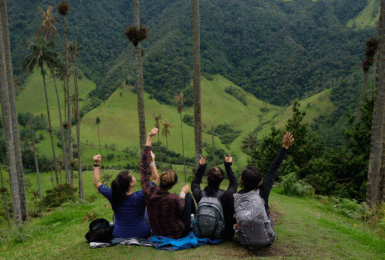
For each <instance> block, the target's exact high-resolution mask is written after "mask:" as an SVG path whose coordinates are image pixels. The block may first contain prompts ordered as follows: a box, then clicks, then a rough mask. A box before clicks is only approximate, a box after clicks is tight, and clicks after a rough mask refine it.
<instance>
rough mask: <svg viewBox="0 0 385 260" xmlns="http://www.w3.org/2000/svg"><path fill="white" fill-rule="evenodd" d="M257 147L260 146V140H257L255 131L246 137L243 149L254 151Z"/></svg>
mask: <svg viewBox="0 0 385 260" xmlns="http://www.w3.org/2000/svg"><path fill="white" fill-rule="evenodd" d="M257 147H258V140H257V136H256V135H255V134H254V133H252V134H248V135H247V136H246V138H245V139H244V140H243V141H242V145H241V149H242V150H243V151H250V152H254V151H255V149H257Z"/></svg>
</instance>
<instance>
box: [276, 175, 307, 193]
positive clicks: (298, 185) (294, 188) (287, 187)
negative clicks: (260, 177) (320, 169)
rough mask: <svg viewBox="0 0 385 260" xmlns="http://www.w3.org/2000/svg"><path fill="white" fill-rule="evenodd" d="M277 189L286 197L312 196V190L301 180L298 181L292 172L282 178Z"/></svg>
mask: <svg viewBox="0 0 385 260" xmlns="http://www.w3.org/2000/svg"><path fill="white" fill-rule="evenodd" d="M278 188H282V189H283V194H285V195H288V196H297V197H303V196H314V188H313V187H312V186H311V185H310V184H308V183H306V182H305V181H303V180H298V177H297V175H296V174H295V173H294V172H292V173H289V174H287V175H286V176H283V177H282V179H281V183H279V184H278Z"/></svg>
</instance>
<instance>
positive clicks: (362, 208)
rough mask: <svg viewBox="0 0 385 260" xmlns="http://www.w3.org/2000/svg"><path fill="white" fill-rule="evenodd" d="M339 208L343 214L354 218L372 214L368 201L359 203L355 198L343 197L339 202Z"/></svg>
mask: <svg viewBox="0 0 385 260" xmlns="http://www.w3.org/2000/svg"><path fill="white" fill-rule="evenodd" d="M338 208H339V209H340V210H341V213H342V214H343V215H345V216H347V217H349V218H352V219H360V218H366V217H367V216H369V215H371V211H370V209H369V207H368V206H367V205H366V203H365V202H362V203H358V202H357V201H356V200H355V199H353V200H349V199H345V198H342V199H341V201H340V203H338Z"/></svg>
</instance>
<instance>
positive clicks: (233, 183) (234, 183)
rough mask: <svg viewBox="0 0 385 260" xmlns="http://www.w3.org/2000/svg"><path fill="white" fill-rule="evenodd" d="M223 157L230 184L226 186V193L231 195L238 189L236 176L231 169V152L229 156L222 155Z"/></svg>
mask: <svg viewBox="0 0 385 260" xmlns="http://www.w3.org/2000/svg"><path fill="white" fill-rule="evenodd" d="M224 157H225V162H224V163H225V169H226V173H227V177H228V178H229V181H230V184H229V187H228V188H227V191H226V193H228V194H229V195H231V196H233V194H234V193H236V192H237V189H238V180H237V177H236V176H235V174H234V172H233V170H232V169H231V165H232V164H233V157H231V154H229V156H226V155H225V156H224Z"/></svg>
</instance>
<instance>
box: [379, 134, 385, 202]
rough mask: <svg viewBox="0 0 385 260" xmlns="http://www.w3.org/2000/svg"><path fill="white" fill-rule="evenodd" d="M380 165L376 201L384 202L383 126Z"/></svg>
mask: <svg viewBox="0 0 385 260" xmlns="http://www.w3.org/2000/svg"><path fill="white" fill-rule="evenodd" d="M382 138H383V139H382V152H381V167H380V176H379V182H378V202H380V203H382V202H385V127H384V129H383V137H382Z"/></svg>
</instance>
